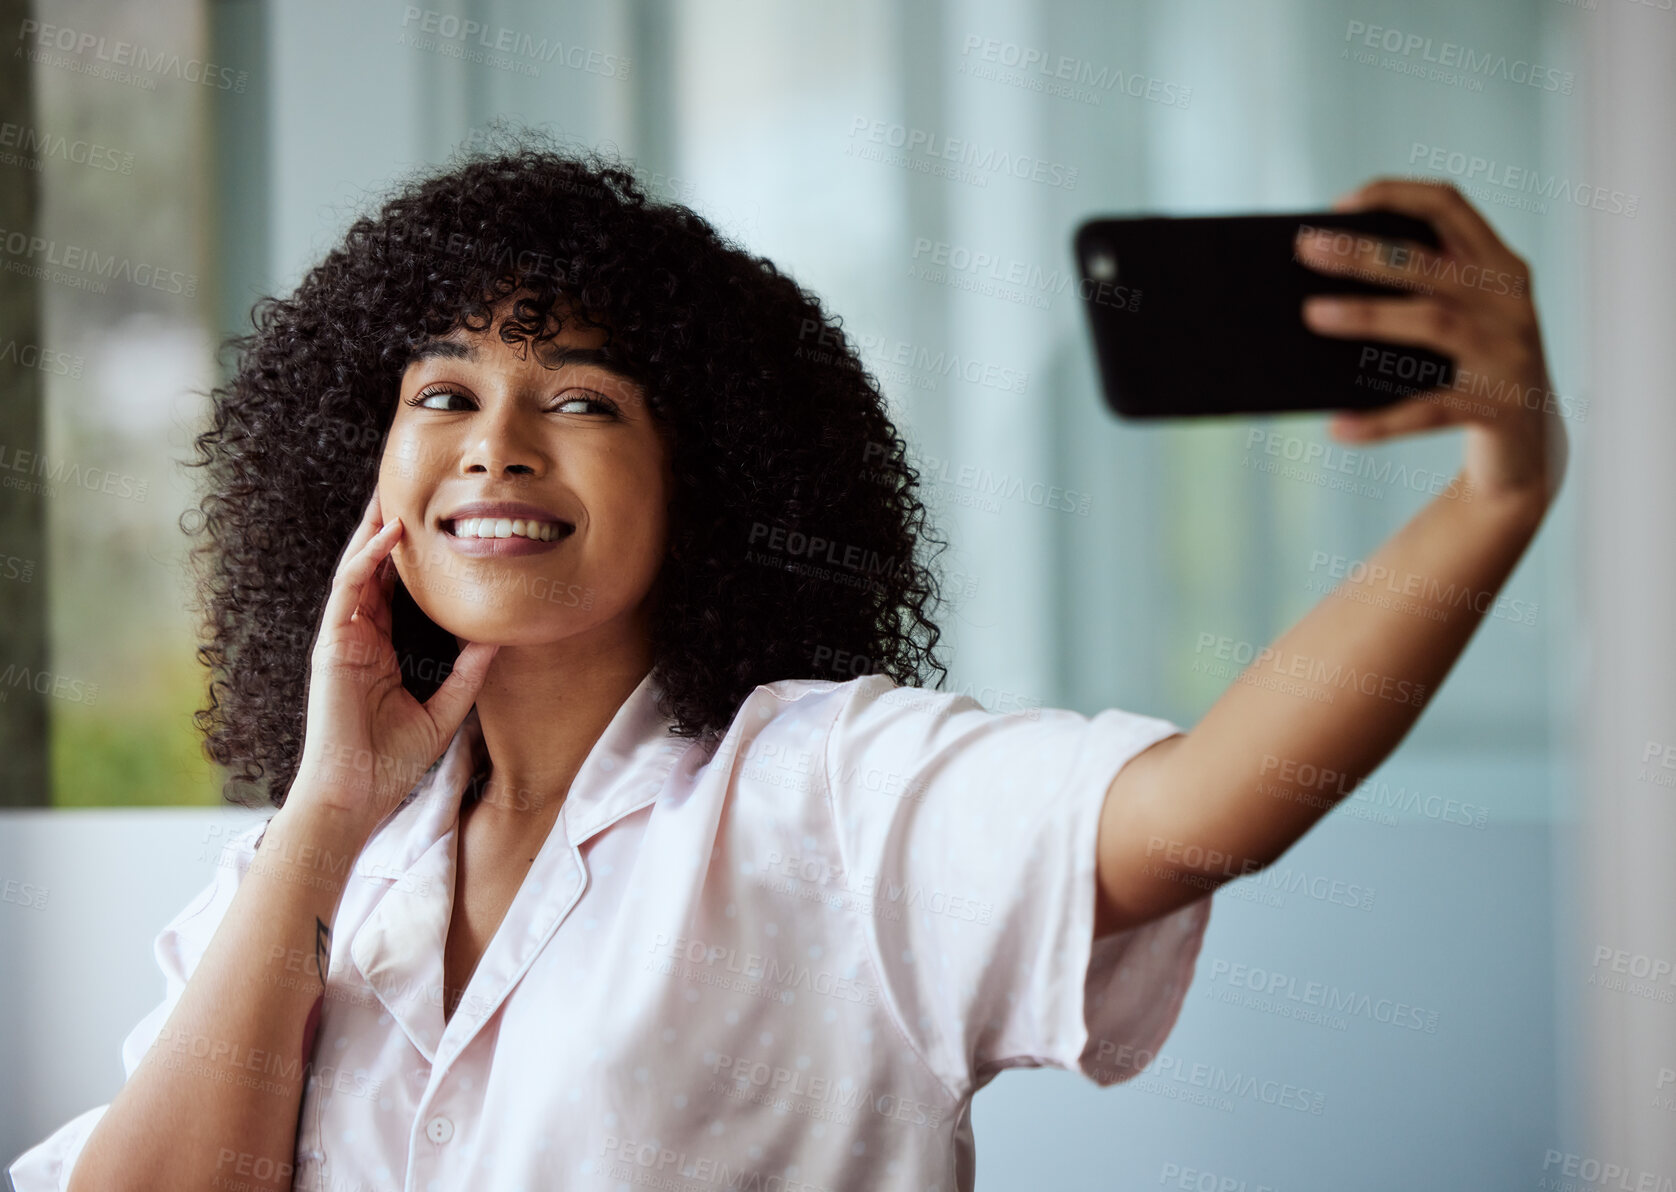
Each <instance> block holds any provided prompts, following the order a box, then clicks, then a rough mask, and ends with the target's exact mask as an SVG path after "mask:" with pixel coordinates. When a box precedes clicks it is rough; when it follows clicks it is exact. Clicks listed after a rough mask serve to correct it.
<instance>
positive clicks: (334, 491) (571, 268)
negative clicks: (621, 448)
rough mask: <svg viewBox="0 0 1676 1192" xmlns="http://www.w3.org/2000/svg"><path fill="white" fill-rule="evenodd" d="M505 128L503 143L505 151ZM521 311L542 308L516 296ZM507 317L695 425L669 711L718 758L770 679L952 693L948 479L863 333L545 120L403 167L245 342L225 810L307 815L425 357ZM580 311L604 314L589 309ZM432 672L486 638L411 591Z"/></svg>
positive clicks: (232, 496)
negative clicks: (574, 145)
mask: <svg viewBox="0 0 1676 1192" xmlns="http://www.w3.org/2000/svg"><path fill="white" fill-rule="evenodd" d="M499 136H500V134H498V133H497V138H498V137H499ZM509 296H510V297H512V298H513V300H514V301H513V303H511V304H507V305H502V303H503V300H505V299H507V298H508V297H509ZM496 310H500V311H502V312H505V313H503V316H502V321H501V323H500V332H499V334H500V336H501V338H502V339H503V340H504V341H505V342H507V343H508V344H516V343H518V342H519V341H524V342H535V343H536V344H538V345H539V344H541V343H543V342H545V341H546V340H549V339H551V337H552V336H554V335H556V334H558V332H559V330H561V329H562V327H563V325H564V319H565V318H567V317H575V318H579V319H581V320H582V321H583V322H584V323H585V324H588V325H597V326H600V327H603V328H605V329H606V331H607V333H608V335H609V337H610V338H609V345H610V347H611V348H612V349H613V350H615V351H617V352H619V353H621V355H622V358H623V359H624V360H625V361H626V363H627V369H626V371H628V372H629V375H631V376H632V377H634V378H635V379H636V381H638V382H639V383H640V384H642V385H643V386H644V387H645V392H646V394H647V397H648V400H649V403H650V405H651V407H652V409H653V413H654V416H655V417H656V418H657V420H658V422H659V423H660V425H661V427H662V429H664V430H665V431H670V430H672V431H673V440H672V442H673V448H674V454H673V464H674V470H675V476H676V491H675V499H674V504H673V507H672V509H671V523H670V537H669V549H668V553H667V556H666V558H665V560H664V563H663V566H662V569H661V571H660V572H659V574H658V578H657V581H656V606H655V607H656V609H657V613H656V617H657V619H656V622H655V624H654V628H653V640H652V643H651V646H652V651H653V657H654V664H653V670H654V672H655V675H656V681H657V683H658V686H659V687H660V688H661V700H662V702H661V703H660V705H659V707H660V711H661V712H662V713H663V714H664V715H666V716H669V717H671V718H673V720H674V721H675V727H674V730H673V731H674V732H675V733H676V734H677V735H679V736H683V737H689V738H700V739H702V740H703V741H704V742H705V744H706V748H707V749H710V750H713V749H714V748H715V745H716V744H717V742H719V740H720V737H721V735H722V733H723V732H724V731H725V730H726V728H727V726H728V725H729V724H730V723H731V722H732V720H733V717H734V715H735V713H736V712H737V710H738V708H739V706H740V704H741V703H742V702H743V701H744V699H745V697H746V696H748V695H749V694H750V693H751V691H752V690H753V689H754V688H755V687H756V686H758V685H759V684H762V683H768V682H772V681H774V680H776V679H786V678H830V679H836V680H840V681H842V680H845V679H849V678H853V677H855V676H856V675H859V674H864V673H874V672H877V673H882V674H885V675H888V676H890V678H891V679H892V680H894V681H895V682H896V683H898V684H900V685H903V686H914V685H919V686H924V685H925V677H926V668H927V667H930V668H935V670H937V671H938V672H939V678H938V681H937V684H936V686H938V687H941V685H942V678H943V677H946V675H947V668H946V667H945V666H943V665H942V663H941V662H939V661H937V659H936V658H935V657H934V654H935V648H936V645H937V641H938V637H939V630H938V628H937V626H936V625H935V624H934V623H933V621H932V620H931V619H930V616H929V615H928V609H929V608H931V607H932V606H933V605H934V604H935V603H936V602H938V601H940V600H941V596H940V594H939V592H938V589H937V578H936V573H935V572H934V571H933V569H932V568H931V566H930V562H931V560H927V559H921V558H919V557H917V555H918V553H919V546H920V543H921V542H922V541H923V540H929V541H931V542H936V543H939V544H940V545H941V546H942V547H945V548H946V547H947V545H948V543H947V542H946V541H944V540H942V539H940V538H937V537H935V536H934V535H933V534H932V533H931V532H930V530H929V529H928V525H927V510H926V507H925V505H924V504H923V503H922V502H921V501H920V500H919V498H918V496H917V495H916V488H917V485H918V482H919V476H918V474H917V473H916V472H915V471H914V469H913V468H912V467H911V466H910V465H909V464H908V462H907V449H906V445H905V443H904V442H903V440H902V438H901V436H900V435H899V434H898V432H897V430H896V427H895V426H894V425H893V424H892V422H891V420H890V419H889V417H888V416H887V413H886V410H885V405H884V398H883V396H882V394H881V392H880V390H879V388H878V385H877V382H876V381H875V380H874V379H873V378H872V377H871V376H870V375H869V374H868V373H867V372H866V370H865V369H864V368H863V367H862V364H861V362H860V359H859V357H858V355H857V353H856V351H855V349H854V347H853V345H852V344H851V342H850V340H849V338H848V337H847V336H846V335H845V333H844V331H843V330H842V326H841V320H839V319H837V318H836V317H834V316H829V315H828V314H827V313H826V311H825V310H824V309H823V307H822V305H821V303H820V301H819V300H818V299H817V298H816V297H815V296H814V295H813V294H811V293H810V292H808V291H806V290H804V289H802V288H801V287H800V286H798V285H797V284H796V283H795V282H794V281H793V280H792V279H791V278H789V277H787V276H786V275H784V274H783V273H781V272H780V271H779V270H778V269H777V268H776V267H775V266H774V265H773V264H772V263H771V262H770V261H769V260H767V259H766V258H763V257H756V256H752V255H750V254H749V253H747V252H745V251H742V250H741V249H740V248H738V247H736V246H734V245H733V244H731V243H730V242H728V241H727V240H726V239H724V238H723V237H722V236H721V235H720V234H719V233H718V232H717V231H716V229H715V228H714V227H713V226H712V225H711V224H710V223H709V222H707V221H706V220H705V219H703V218H702V217H701V216H699V215H697V214H696V213H694V212H693V211H691V210H690V209H688V208H686V207H684V206H681V205H679V204H676V203H664V202H658V201H653V200H652V199H650V198H648V196H647V194H646V192H645V190H644V189H643V187H642V185H641V183H640V182H639V181H638V180H637V178H636V176H635V175H634V173H633V172H632V169H631V168H630V167H629V166H628V165H626V164H624V163H623V162H621V161H620V160H617V159H614V158H610V157H607V156H605V155H603V154H602V153H600V152H598V151H595V150H581V149H556V148H554V147H553V146H552V145H551V144H550V143H541V142H535V141H532V140H531V139H530V134H529V133H528V131H527V130H526V131H525V132H524V133H522V134H521V135H519V136H517V137H515V138H513V140H512V143H510V144H505V143H500V144H492V145H491V146H490V147H489V148H486V149H485V148H478V149H477V150H476V151H475V152H471V153H460V154H457V155H456V156H455V158H454V159H452V160H451V161H450V162H448V163H447V164H446V166H444V167H442V168H441V169H439V170H436V171H433V172H430V173H425V172H421V173H420V174H418V175H416V176H414V177H412V178H410V179H408V180H406V181H405V182H403V183H402V184H401V185H400V186H399V187H398V188H397V190H396V191H395V192H394V193H393V195H392V196H391V197H388V198H387V200H386V201H385V202H384V204H383V206H382V208H381V209H380V210H379V211H378V213H377V214H376V215H369V216H362V217H361V218H359V219H357V220H356V221H355V222H354V223H353V224H352V225H351V226H350V228H349V230H348V232H347V233H346V235H345V236H344V238H343V241H342V243H341V244H340V245H339V246H338V247H336V248H334V249H333V250H332V251H331V252H330V253H329V254H328V255H327V256H326V258H325V259H324V260H323V261H322V262H321V263H320V264H318V265H317V266H315V267H314V268H313V269H312V270H310V272H309V273H308V274H307V276H306V277H305V278H304V279H303V281H302V283H301V284H300V285H299V286H298V287H297V290H296V292H295V294H293V295H292V296H291V297H289V298H283V299H280V298H273V297H265V298H263V299H261V300H260V301H259V302H257V303H256V304H255V305H254V307H253V308H252V311H251V315H252V322H253V325H254V327H255V331H254V333H253V334H249V335H244V336H240V337H236V338H233V339H230V340H228V341H227V343H226V345H224V346H225V347H229V348H232V349H234V350H235V351H236V356H237V359H236V368H235V369H234V370H233V371H232V375H231V378H230V380H228V381H227V382H226V383H225V384H223V385H222V386H220V387H218V388H216V389H214V390H212V391H211V392H210V393H209V395H208V396H209V397H210V399H211V404H212V414H211V418H210V420H209V426H208V429H206V430H204V431H203V432H202V433H201V434H199V435H197V437H196V439H195V440H194V444H195V447H196V454H197V458H195V459H193V460H191V461H189V462H188V464H187V466H190V467H201V468H204V469H206V472H205V476H206V479H207V484H206V486H205V490H206V491H205V493H204V495H203V498H202V500H201V502H200V504H199V505H198V507H197V508H196V509H195V510H191V511H189V512H188V513H187V514H186V515H184V516H183V518H182V521H181V525H182V529H183V530H184V531H185V532H186V533H187V534H188V535H189V536H191V537H193V538H195V539H199V541H197V542H196V543H195V544H194V546H193V549H192V552H191V554H192V560H193V563H194V566H195V571H196V574H197V582H198V590H199V612H200V613H201V614H202V616H203V620H204V627H203V630H202V631H201V632H200V644H199V646H198V649H197V656H198V659H199V660H200V661H201V662H202V663H204V665H205V666H207V667H208V668H209V671H210V676H209V687H208V704H207V706H205V707H202V708H200V710H199V711H198V712H197V713H196V716H195V722H196V724H197V727H198V729H199V730H200V731H201V732H202V733H203V734H204V737H205V751H206V753H207V754H208V755H209V757H210V758H211V759H213V760H214V761H215V762H217V763H218V764H220V765H221V766H223V767H226V769H227V774H226V776H225V781H224V784H223V795H224V797H225V798H226V799H227V800H228V801H230V802H233V803H240V804H244V805H248V806H256V805H259V804H260V803H261V802H262V801H264V800H265V801H267V802H269V803H271V804H273V805H274V806H283V804H284V800H285V795H286V792H287V791H288V790H289V788H290V786H291V783H292V782H293V781H294V779H295V777H296V771H297V766H298V764H299V759H300V757H301V751H302V745H303V731H304V726H305V723H306V700H307V695H308V675H309V657H310V654H311V651H312V647H313V642H314V638H315V634H316V632H317V629H318V625H319V620H320V616H321V614H322V611H323V609H324V607H325V603H326V598H327V595H328V592H329V589H330V584H331V576H332V574H333V571H334V569H335V567H336V564H337V561H338V559H339V557H340V555H341V554H342V550H343V547H344V544H345V543H347V542H348V540H349V537H350V535H351V534H352V533H353V531H354V529H355V526H356V525H357V523H358V522H359V520H360V518H361V515H362V513H363V512H364V511H365V507H366V504H367V502H368V500H369V499H370V498H371V495H372V491H373V488H374V486H375V485H376V483H377V477H378V466H379V461H380V457H381V455H382V453H383V448H384V442H385V438H386V436H387V434H388V433H389V429H390V425H391V421H392V418H393V417H394V413H395V405H396V401H397V397H398V394H399V390H400V381H401V376H402V373H403V371H404V369H405V367H406V364H407V361H408V358H409V353H410V352H411V350H412V348H413V347H414V345H416V344H418V343H419V342H421V341H423V340H425V339H428V338H431V337H433V336H439V335H443V334H446V333H448V332H450V331H452V330H455V329H456V328H460V327H464V328H466V329H467V330H469V331H473V332H482V331H485V330H487V329H488V328H490V327H491V326H492V325H494V318H493V312H495V311H496ZM568 312H575V313H574V314H573V315H572V314H570V313H568ZM393 601H394V603H393V626H392V631H391V633H392V639H393V644H394V646H395V650H396V654H397V657H398V658H399V659H400V660H401V666H402V674H403V684H404V686H405V687H406V688H407V689H408V690H409V691H410V692H412V693H413V695H414V696H415V698H417V699H420V700H425V699H428V698H429V697H430V696H431V695H432V694H433V693H434V692H435V690H436V689H437V687H438V686H439V685H440V684H441V682H442V680H443V679H444V678H445V677H446V676H447V674H448V671H449V669H450V668H451V666H452V663H453V660H454V659H455V657H456V656H457V653H458V647H457V645H456V643H455V641H454V637H453V635H452V634H451V633H448V632H446V631H444V630H443V629H442V628H441V627H439V626H438V625H436V624H435V623H434V622H432V621H431V620H430V618H429V617H427V616H426V615H425V614H424V613H423V612H422V611H420V609H419V607H418V605H417V604H415V603H414V601H413V599H412V597H411V596H410V595H409V594H407V592H406V591H405V589H404V588H403V587H402V585H401V583H400V581H399V580H398V582H397V584H396V591H395V594H394V597H393Z"/></svg>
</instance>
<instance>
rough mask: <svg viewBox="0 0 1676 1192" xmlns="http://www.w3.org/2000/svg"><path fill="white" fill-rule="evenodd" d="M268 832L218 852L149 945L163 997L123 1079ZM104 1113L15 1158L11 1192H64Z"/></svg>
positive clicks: (157, 1029) (140, 1030)
mask: <svg viewBox="0 0 1676 1192" xmlns="http://www.w3.org/2000/svg"><path fill="white" fill-rule="evenodd" d="M267 827H268V821H267V820H264V821H262V822H261V823H259V824H256V825H253V826H252V827H250V828H248V829H246V830H244V831H243V832H241V833H239V834H238V835H237V836H234V837H233V838H231V839H230V840H228V841H227V843H226V844H224V845H223V846H222V848H221V855H220V858H219V860H218V861H217V864H216V871H215V876H214V877H213V878H212V879H211V880H210V883H209V884H208V885H207V886H205V887H204V889H202V890H200V891H199V892H198V894H197V896H196V897H194V898H193V899H192V901H191V902H189V903H187V904H186V906H185V907H183V908H182V909H181V911H180V913H179V914H177V915H176V916H175V917H174V918H173V919H171V920H170V921H169V923H168V925H167V926H165V927H164V928H163V930H162V932H160V933H159V934H158V936H157V938H156V940H155V941H153V943H152V955H153V956H154V957H155V959H156V961H157V967H158V968H160V969H162V970H163V981H164V990H165V992H164V997H163V1001H162V1002H161V1003H160V1004H159V1005H158V1006H157V1007H156V1008H155V1009H153V1010H152V1011H151V1013H149V1014H147V1015H146V1016H145V1017H144V1018H142V1019H140V1021H139V1023H138V1024H137V1025H136V1026H135V1027H134V1029H133V1030H131V1031H129V1032H128V1037H127V1038H126V1039H124V1040H123V1042H122V1068H123V1079H124V1080H126V1079H128V1078H129V1077H131V1076H133V1075H134V1071H135V1069H137V1068H138V1067H139V1066H140V1061H141V1060H142V1059H144V1058H145V1054H146V1052H147V1051H149V1050H150V1049H151V1045H152V1043H154V1042H155V1041H156V1039H157V1036H158V1035H159V1034H160V1033H161V1032H162V1030H163V1027H164V1025H165V1024H166V1023H167V1022H168V1021H169V1015H171V1014H173V1013H174V1010H175V1005H176V1003H178V1002H179V1001H180V996H181V994H183V993H184V992H186V983H187V981H188V980H190V979H191V976H192V973H193V971H194V970H195V969H196V968H197V967H198V961H199V959H200V958H201V957H202V956H203V954H204V950H205V949H206V948H207V947H209V942H210V940H211V939H212V938H213V937H214V935H215V930H216V928H217V927H219V926H220V925H221V920H222V918H223V917H224V916H225V915H226V913H227V908H228V907H229V906H230V905H231V904H232V901H233V895H234V894H236V893H237V892H238V887H239V883H240V882H241V881H243V880H244V875H245V874H246V873H247V872H248V871H249V869H250V863H251V860H252V859H253V858H254V857H255V855H256V848H257V846H258V845H259V844H260V843H261V838H262V835H263V833H265V832H266V831H267ZM108 1108H109V1105H108V1104H107V1105H100V1106H97V1107H95V1108H93V1109H89V1110H88V1111H87V1112H86V1113H83V1114H81V1115H80V1116H78V1117H75V1118H72V1119H71V1120H70V1121H68V1122H66V1123H65V1124H64V1125H62V1126H60V1127H59V1128H58V1129H57V1130H55V1131H54V1132H53V1133H52V1134H50V1135H48V1136H47V1138H46V1139H45V1140H44V1141H42V1142H40V1143H37V1144H36V1145H35V1146H33V1147H31V1148H30V1149H29V1150H27V1151H24V1152H23V1154H21V1155H19V1156H18V1158H17V1159H16V1161H15V1162H13V1163H12V1165H11V1167H10V1168H8V1169H7V1174H8V1175H9V1176H10V1177H11V1181H12V1187H13V1188H15V1189H16V1192H65V1190H66V1189H67V1188H68V1187H69V1184H70V1173H71V1171H73V1170H74V1169H75V1165H76V1160H77V1159H78V1158H80V1156H81V1151H82V1147H83V1146H85V1145H86V1143H87V1139H88V1137H89V1136H90V1135H91V1134H92V1133H93V1128H94V1127H95V1126H97V1125H98V1124H99V1120H100V1119H101V1118H103V1117H104V1116H105V1110H106V1109H108Z"/></svg>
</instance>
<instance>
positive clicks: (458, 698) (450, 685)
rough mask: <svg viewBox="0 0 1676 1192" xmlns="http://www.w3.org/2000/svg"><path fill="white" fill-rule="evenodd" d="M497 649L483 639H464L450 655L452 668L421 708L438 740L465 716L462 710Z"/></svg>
mask: <svg viewBox="0 0 1676 1192" xmlns="http://www.w3.org/2000/svg"><path fill="white" fill-rule="evenodd" d="M499 650H500V646H498V645H490V644H488V643H487V642H470V643H468V644H467V645H466V647H465V648H464V649H463V650H461V651H460V653H459V655H458V657H456V658H455V659H454V666H453V669H452V670H450V671H449V672H448V677H447V678H446V679H444V680H443V681H442V686H440V687H438V688H437V689H436V693H435V694H433V695H432V696H431V698H430V699H428V700H426V701H425V711H426V712H428V713H430V717H431V723H432V724H434V725H435V726H436V730H437V733H438V735H439V737H440V738H441V739H442V740H445V741H446V740H447V739H448V738H449V737H451V736H453V735H454V730H455V729H457V728H459V727H460V722H461V721H462V720H464V719H465V718H466V713H467V712H469V711H471V705H472V704H473V703H474V702H475V701H476V699H477V693H478V691H479V690H480V689H481V688H482V686H483V680H484V679H486V678H488V675H489V663H491V662H492V661H494V657H495V654H496V652H498V651H499Z"/></svg>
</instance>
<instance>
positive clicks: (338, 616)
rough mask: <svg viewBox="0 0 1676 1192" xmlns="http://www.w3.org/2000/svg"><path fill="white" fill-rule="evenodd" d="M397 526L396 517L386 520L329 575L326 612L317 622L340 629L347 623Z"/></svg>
mask: <svg viewBox="0 0 1676 1192" xmlns="http://www.w3.org/2000/svg"><path fill="white" fill-rule="evenodd" d="M401 529H402V523H401V519H400V518H397V519H396V520H394V521H392V522H389V523H388V524H387V525H385V527H384V528H383V529H382V530H379V531H378V533H376V534H374V535H373V536H372V538H371V539H369V540H368V542H367V544H366V545H365V546H363V547H362V548H361V551H360V553H359V554H357V555H356V556H355V557H354V558H352V559H350V560H349V561H348V562H347V563H345V564H344V565H343V566H342V567H341V568H340V569H339V570H338V573H337V575H335V576H333V577H332V594H331V596H330V597H328V598H327V601H326V611H325V613H324V614H323V616H322V622H321V623H322V624H323V625H325V626H326V627H327V628H338V629H341V628H342V627H344V626H346V625H348V624H349V622H350V620H351V619H352V618H353V617H354V615H355V611H356V610H357V609H358V608H360V606H361V590H362V589H363V588H364V587H365V586H366V583H367V580H369V579H370V578H371V577H372V573H373V572H374V571H375V570H377V568H378V564H379V563H380V561H382V560H383V558H384V557H385V555H387V554H389V552H390V549H391V548H392V547H393V546H395V544H396V540H397V539H398V538H400V537H401Z"/></svg>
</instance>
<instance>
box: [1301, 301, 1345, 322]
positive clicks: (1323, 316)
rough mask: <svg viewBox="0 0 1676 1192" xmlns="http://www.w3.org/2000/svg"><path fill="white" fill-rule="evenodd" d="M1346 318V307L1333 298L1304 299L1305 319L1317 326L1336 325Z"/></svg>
mask: <svg viewBox="0 0 1676 1192" xmlns="http://www.w3.org/2000/svg"><path fill="white" fill-rule="evenodd" d="M1343 318H1344V307H1343V306H1342V305H1340V304H1339V303H1338V302H1337V301H1335V300H1334V299H1332V298H1308V299H1305V300H1304V321H1305V322H1307V323H1310V324H1312V325H1314V326H1316V327H1334V326H1337V325H1338V324H1339V323H1340V322H1341V321H1342V320H1343Z"/></svg>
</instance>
